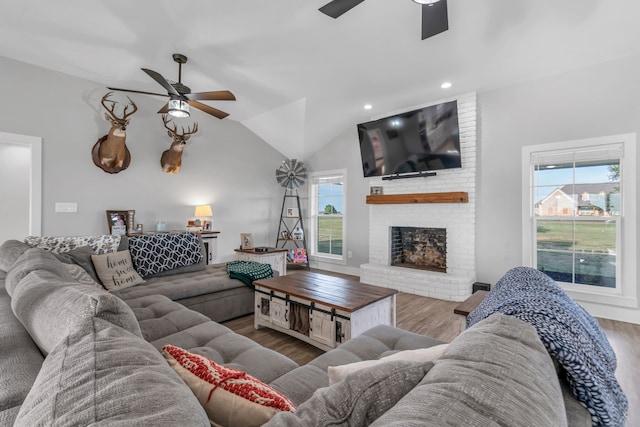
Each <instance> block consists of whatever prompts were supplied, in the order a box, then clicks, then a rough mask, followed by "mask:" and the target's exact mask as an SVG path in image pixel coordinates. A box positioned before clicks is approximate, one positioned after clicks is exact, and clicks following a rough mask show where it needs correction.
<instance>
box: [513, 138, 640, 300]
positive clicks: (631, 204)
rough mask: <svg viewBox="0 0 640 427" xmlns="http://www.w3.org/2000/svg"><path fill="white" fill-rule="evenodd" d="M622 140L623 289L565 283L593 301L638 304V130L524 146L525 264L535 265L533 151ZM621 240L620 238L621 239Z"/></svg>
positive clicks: (580, 297)
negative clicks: (607, 289) (608, 291)
mask: <svg viewBox="0 0 640 427" xmlns="http://www.w3.org/2000/svg"><path fill="white" fill-rule="evenodd" d="M614 143H622V144H623V147H624V148H623V150H624V155H623V157H622V158H621V160H620V163H621V171H622V175H621V181H622V192H623V194H622V198H623V202H622V212H621V216H620V219H619V224H620V227H619V229H618V235H619V236H624V240H623V241H622V242H621V249H622V250H621V252H622V253H621V255H620V261H619V263H620V265H621V269H620V278H619V283H620V286H619V290H617V292H616V294H609V295H607V291H606V290H604V289H599V288H595V289H584V288H590V287H583V286H575V285H573V286H572V285H567V284H561V285H562V286H563V288H564V289H565V290H566V291H567V293H568V294H569V295H571V297H572V298H574V299H576V300H578V301H586V302H590V303H593V304H606V305H615V306H620V307H632V308H637V307H638V285H637V283H636V275H637V274H636V260H635V257H637V232H636V228H637V227H636V218H637V217H636V188H637V185H636V168H637V157H636V155H637V154H636V134H635V133H629V134H621V135H612V136H604V137H598V138H588V139H580V140H573V141H563V142H555V143H550V144H540V145H529V146H524V147H522V264H523V265H524V266H528V267H533V268H536V266H535V265H534V258H535V257H534V250H533V244H534V242H535V239H536V236H535V230H534V228H533V223H534V218H533V193H532V191H533V186H532V185H531V183H532V182H533V172H534V170H533V166H532V165H531V160H530V159H531V155H532V154H534V153H536V152H540V151H554V150H569V149H578V148H586V147H591V146H602V145H608V144H614ZM618 242H620V240H618Z"/></svg>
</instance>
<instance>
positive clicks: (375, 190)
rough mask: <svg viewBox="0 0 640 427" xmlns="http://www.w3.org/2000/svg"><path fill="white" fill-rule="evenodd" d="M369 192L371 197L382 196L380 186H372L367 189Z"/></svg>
mask: <svg viewBox="0 0 640 427" xmlns="http://www.w3.org/2000/svg"><path fill="white" fill-rule="evenodd" d="M369 191H370V193H371V194H372V195H377V194H382V186H381V185H372V186H371V187H370V188H369Z"/></svg>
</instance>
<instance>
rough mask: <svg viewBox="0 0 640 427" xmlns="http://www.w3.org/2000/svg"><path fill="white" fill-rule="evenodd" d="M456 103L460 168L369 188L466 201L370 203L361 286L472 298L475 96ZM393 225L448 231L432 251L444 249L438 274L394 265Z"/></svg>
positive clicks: (372, 181) (372, 182) (375, 181)
mask: <svg viewBox="0 0 640 427" xmlns="http://www.w3.org/2000/svg"><path fill="white" fill-rule="evenodd" d="M453 99H455V98H453ZM450 100H452V99H446V100H443V101H439V102H437V103H440V102H446V101H450ZM457 101H458V122H459V126H460V149H461V154H462V168H460V169H448V170H441V171H438V172H437V175H436V176H432V177H424V178H423V177H420V178H411V179H403V180H392V181H383V180H381V179H380V178H370V181H369V185H372V186H373V185H376V186H382V187H383V194H384V195H394V194H397V195H401V194H425V193H427V194H432V193H441V192H466V193H467V194H468V202H466V203H406V204H370V205H369V262H368V263H367V264H363V265H361V266H360V280H361V281H362V282H363V283H368V284H372V285H377V286H383V287H388V288H393V289H397V290H399V291H401V292H407V293H412V294H416V295H423V296H427V297H432V298H439V299H444V300H449V301H463V300H464V299H466V298H467V297H468V296H469V295H471V288H472V285H473V283H474V282H475V279H476V267H475V262H476V260H475V245H476V239H475V217H476V213H475V212H476V209H475V201H476V94H475V93H471V94H465V95H463V96H459V97H458V98H457ZM437 103H434V104H437ZM393 113H394V112H391V113H389V114H393ZM373 119H375V118H373ZM392 227H412V228H424V229H442V230H446V236H445V237H444V243H443V245H442V246H439V247H438V248H439V249H435V248H434V249H433V250H435V251H436V252H438V251H444V253H445V256H446V258H445V265H444V266H443V267H442V268H440V270H438V271H433V270H427V269H422V268H405V267H406V265H405V266H402V267H400V266H397V265H393V264H394V260H393V257H392V255H391V247H392V244H393V242H392V240H393V239H392V234H393V233H392V231H391V229H392ZM436 245H437V244H436ZM422 249H423V250H425V251H426V248H425V247H423V248H422ZM418 252H419V251H418Z"/></svg>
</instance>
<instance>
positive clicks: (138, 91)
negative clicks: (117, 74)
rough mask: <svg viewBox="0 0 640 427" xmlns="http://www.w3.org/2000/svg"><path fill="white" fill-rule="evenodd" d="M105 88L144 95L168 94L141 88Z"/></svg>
mask: <svg viewBox="0 0 640 427" xmlns="http://www.w3.org/2000/svg"><path fill="white" fill-rule="evenodd" d="M107 89H109V90H118V91H120V92H132V93H142V94H144V95H156V96H169V95H167V94H166V93H153V92H145V91H143V90H133V89H120V88H117V87H108V88H107Z"/></svg>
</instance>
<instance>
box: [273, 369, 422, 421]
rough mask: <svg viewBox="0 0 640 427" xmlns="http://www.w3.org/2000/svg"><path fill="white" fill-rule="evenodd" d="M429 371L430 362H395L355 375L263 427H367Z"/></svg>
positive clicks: (322, 390) (314, 395)
mask: <svg viewBox="0 0 640 427" xmlns="http://www.w3.org/2000/svg"><path fill="white" fill-rule="evenodd" d="M432 367H433V362H407V361H403V360H395V361H390V362H387V363H384V364H382V365H380V366H372V367H370V368H365V369H362V370H359V371H356V372H354V373H352V374H350V375H348V376H347V378H346V379H345V381H341V382H339V383H337V384H334V385H332V386H329V387H323V388H320V389H318V390H316V392H315V393H314V394H313V396H311V398H309V399H308V400H307V401H306V402H304V403H302V404H301V405H300V406H299V407H298V409H297V410H296V411H295V412H292V413H291V412H281V413H279V414H276V415H275V416H274V417H273V418H271V420H270V421H269V422H268V423H267V424H265V425H264V427H267V426H268V427H277V426H279V427H329V426H368V425H369V424H371V423H372V422H374V421H375V420H376V419H378V418H379V417H380V416H382V415H383V414H384V413H385V412H387V411H388V410H389V409H391V408H392V407H393V406H395V405H396V404H397V403H398V401H401V399H402V398H403V397H404V396H405V395H406V394H407V393H409V392H410V391H411V390H412V389H413V388H414V387H415V386H416V385H417V384H418V383H419V382H420V381H422V379H423V378H424V376H425V375H426V374H427V372H429V369H431V368H432ZM416 425H417V424H416Z"/></svg>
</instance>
